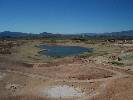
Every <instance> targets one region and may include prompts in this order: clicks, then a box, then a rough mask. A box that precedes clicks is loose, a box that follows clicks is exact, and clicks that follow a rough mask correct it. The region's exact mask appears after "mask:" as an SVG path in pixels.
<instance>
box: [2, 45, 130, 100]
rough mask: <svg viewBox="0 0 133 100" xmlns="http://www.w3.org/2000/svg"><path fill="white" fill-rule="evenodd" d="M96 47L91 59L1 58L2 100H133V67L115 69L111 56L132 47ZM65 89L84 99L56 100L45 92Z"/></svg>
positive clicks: (117, 67) (57, 98)
mask: <svg viewBox="0 0 133 100" xmlns="http://www.w3.org/2000/svg"><path fill="white" fill-rule="evenodd" d="M69 45H71V44H69ZM75 45H81V44H75ZM82 45H83V46H87V47H88V46H89V45H85V44H82ZM92 47H95V48H97V49H98V51H96V52H95V54H94V55H92V56H90V57H83V58H80V57H79V58H77V57H66V58H60V59H55V60H51V61H47V62H39V63H37V62H30V60H31V59H30V60H29V61H28V62H25V61H24V60H23V61H21V62H20V60H21V59H22V58H24V56H22V55H26V54H22V53H21V54H20V55H19V57H18V58H21V59H19V60H16V61H15V60H14V59H11V58H9V57H11V55H9V56H8V55H7V56H1V57H0V100H133V84H132V83H133V70H132V69H133V67H132V65H130V66H124V67H123V66H121V65H114V64H111V63H110V61H111V60H110V59H109V58H110V55H111V56H112V55H114V54H115V55H120V54H121V51H122V50H125V51H126V50H127V49H130V48H132V47H127V48H125V47H122V48H119V47H118V46H117V47H116V48H115V47H114V48H113V49H109V48H111V47H110V46H107V47H106V46H101V48H100V46H96V45H94V46H92ZM103 47H104V48H105V49H102V48H103ZM28 48H30V47H28ZM20 49H21V48H20ZM25 50H26V45H25ZM116 50H117V51H116ZM103 51H104V53H105V52H106V53H105V54H103ZM20 52H22V49H21V51H20ZM34 52H37V50H35V49H34ZM34 52H30V53H31V54H34ZM15 55H18V53H17V54H12V58H14V56H15ZM115 60H116V59H115ZM64 85H67V86H69V87H72V88H74V89H76V88H79V89H80V90H81V92H82V93H83V95H82V96H80V97H72V96H66V97H63V96H62V97H56V98H54V97H52V96H51V97H50V96H47V95H45V93H44V92H43V91H44V90H45V89H46V88H48V87H53V86H64Z"/></svg>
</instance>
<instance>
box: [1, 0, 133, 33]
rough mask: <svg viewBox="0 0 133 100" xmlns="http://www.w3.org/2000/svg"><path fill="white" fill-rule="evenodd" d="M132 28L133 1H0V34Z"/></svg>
mask: <svg viewBox="0 0 133 100" xmlns="http://www.w3.org/2000/svg"><path fill="white" fill-rule="evenodd" d="M132 29H133V0H0V31H5V30H10V31H21V32H32V33H39V32H43V31H46V32H53V33H81V32H97V33H101V32H112V31H122V30H132Z"/></svg>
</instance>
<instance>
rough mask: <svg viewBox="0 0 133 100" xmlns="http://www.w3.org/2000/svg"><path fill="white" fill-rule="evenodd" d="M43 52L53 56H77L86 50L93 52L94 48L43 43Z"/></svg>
mask: <svg viewBox="0 0 133 100" xmlns="http://www.w3.org/2000/svg"><path fill="white" fill-rule="evenodd" d="M40 47H41V48H42V49H45V50H43V51H41V54H44V55H46V56H51V57H65V56H75V55H79V54H81V53H84V52H91V51H92V48H85V47H80V46H62V45H41V46H40Z"/></svg>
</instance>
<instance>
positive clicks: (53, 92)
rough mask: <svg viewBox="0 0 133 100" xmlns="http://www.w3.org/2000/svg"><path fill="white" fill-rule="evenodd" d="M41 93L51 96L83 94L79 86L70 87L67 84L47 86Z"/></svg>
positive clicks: (63, 96)
mask: <svg viewBox="0 0 133 100" xmlns="http://www.w3.org/2000/svg"><path fill="white" fill-rule="evenodd" d="M43 95H44V96H47V97H51V98H67V97H69V98H71V97H81V96H83V95H84V92H82V91H81V90H80V89H79V88H74V87H70V86H68V85H57V86H52V87H48V88H46V89H45V90H44V91H43Z"/></svg>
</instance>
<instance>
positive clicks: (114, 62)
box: [111, 61, 124, 66]
mask: <svg viewBox="0 0 133 100" xmlns="http://www.w3.org/2000/svg"><path fill="white" fill-rule="evenodd" d="M111 63H112V64H113V65H118V66H123V65H124V63H121V62H118V61H112V62H111Z"/></svg>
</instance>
